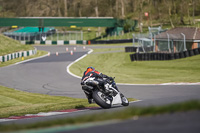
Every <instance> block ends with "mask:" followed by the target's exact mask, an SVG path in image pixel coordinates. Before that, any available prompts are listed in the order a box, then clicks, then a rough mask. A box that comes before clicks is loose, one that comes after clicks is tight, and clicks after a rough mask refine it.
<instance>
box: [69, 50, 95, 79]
mask: <svg viewBox="0 0 200 133" xmlns="http://www.w3.org/2000/svg"><path fill="white" fill-rule="evenodd" d="M92 52H93V50H92V49H90V51H89V52H88V53H87V54H84V55H83V56H81V57H80V58H78V59H76V60H75V61H73V62H72V63H70V64H69V65H68V66H67V68H66V69H67V70H66V71H67V72H68V73H69V74H70V75H71V76H73V77H76V78H79V79H81V77H80V76H77V75H75V74H73V73H72V72H70V70H69V68H70V67H71V66H72V65H73V64H74V63H76V62H78V61H79V60H81V59H83V58H85V57H86V56H87V55H88V54H91V53H92Z"/></svg>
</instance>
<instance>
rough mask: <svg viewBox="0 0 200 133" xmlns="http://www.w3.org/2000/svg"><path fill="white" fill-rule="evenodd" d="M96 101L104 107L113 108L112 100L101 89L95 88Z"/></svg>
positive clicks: (93, 95)
mask: <svg viewBox="0 0 200 133" xmlns="http://www.w3.org/2000/svg"><path fill="white" fill-rule="evenodd" d="M92 97H93V99H94V101H95V102H96V103H97V104H98V105H99V106H100V107H102V108H104V109H109V108H111V103H112V101H111V100H110V99H108V97H107V96H106V95H105V94H104V93H102V92H101V91H99V90H95V91H94V92H93V94H92Z"/></svg>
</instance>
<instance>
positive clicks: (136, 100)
mask: <svg viewBox="0 0 200 133" xmlns="http://www.w3.org/2000/svg"><path fill="white" fill-rule="evenodd" d="M141 101H142V100H135V101H131V102H129V103H136V102H141Z"/></svg>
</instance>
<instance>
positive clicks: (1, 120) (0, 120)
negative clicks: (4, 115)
mask: <svg viewBox="0 0 200 133" xmlns="http://www.w3.org/2000/svg"><path fill="white" fill-rule="evenodd" d="M14 120H17V119H0V122H6V121H14Z"/></svg>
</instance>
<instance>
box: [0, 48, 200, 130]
mask: <svg viewBox="0 0 200 133" xmlns="http://www.w3.org/2000/svg"><path fill="white" fill-rule="evenodd" d="M36 47H37V49H39V50H45V51H49V52H50V53H51V55H50V56H46V57H43V58H39V59H35V60H32V61H28V62H24V63H21V64H18V65H11V66H8V67H3V68H0V85H3V86H7V87H10V88H15V89H17V90H22V91H26V92H32V93H41V94H48V95H56V96H67V97H75V98H85V95H84V93H83V92H82V90H81V86H80V79H78V78H75V77H73V76H71V75H70V74H68V73H67V71H66V67H67V66H68V65H69V64H70V63H71V62H73V61H75V60H76V59H78V58H79V57H81V56H83V55H84V54H86V53H87V52H88V51H89V48H94V47H95V48H107V47H124V46H87V47H86V49H83V46H71V45H70V46H36ZM66 47H68V49H69V51H68V52H66ZM74 47H76V51H74V53H73V55H71V54H70V51H71V50H74ZM56 52H58V53H59V55H58V56H56ZM97 69H98V68H97ZM118 87H119V89H120V91H121V92H122V93H123V94H124V95H125V96H127V97H129V98H136V99H139V100H141V101H139V102H135V103H131V104H130V106H142V107H143V106H153V105H155V106H156V105H164V104H170V103H177V102H183V101H187V100H192V99H200V96H199V94H200V86H199V85H118ZM124 108H125V107H115V108H112V109H108V110H104V109H93V110H87V111H80V112H75V113H68V114H63V115H56V116H49V117H41V118H40V117H39V118H31V119H21V120H17V121H8V122H4V123H0V124H12V123H15V124H24V123H35V122H39V121H47V120H52V119H58V118H67V117H76V116H79V115H86V114H91V113H99V112H111V111H117V110H122V109H124ZM170 116H171V115H170ZM179 116H180V114H174V116H173V117H166V116H160V117H159V116H155V117H149V118H143V119H139V120H140V122H139V123H137V122H136V121H135V120H130V121H125V122H120V123H117V124H111V125H112V128H111V129H112V130H111V129H110V126H108V125H103V126H97V127H95V129H96V131H98V129H100V128H101V129H102V128H103V129H105V130H106V129H107V131H115V132H119V131H121V130H119V127H120V126H119V124H120V125H122V127H124V126H125V127H126V126H128V127H129V128H128V127H127V129H130V130H127V131H145V128H144V127H143V125H145V124H146V122H148V121H149V119H150V120H151V121H152V123H151V124H150V125H149V128H150V129H149V131H150V132H154V131H160V130H159V129H160V128H159V126H156V125H157V124H159V119H160V120H163V121H161V122H166V123H170V122H171V123H172V125H170V128H172V129H176V128H175V126H176V125H177V122H178V121H184V120H185V119H186V120H187V119H188V120H190V124H189V123H188V122H185V123H183V122H182V124H180V125H179V126H180V127H179V128H181V129H183V131H187V130H188V129H191V128H192V129H193V131H199V128H197V126H196V125H198V126H199V127H200V124H199V123H200V118H199V116H200V113H199V112H198V111H197V112H192V113H188V115H185V116H187V117H179ZM183 116H184V115H183ZM190 116H191V117H190ZM195 116H196V117H195ZM197 116H198V117H197ZM165 118H166V119H165ZM167 118H168V119H167ZM169 118H171V119H169ZM172 118H177V119H172ZM194 118H195V119H194ZM156 120H158V121H156ZM175 120H176V121H175ZM173 122H174V125H173ZM126 123H128V124H126ZM191 123H192V124H191ZM134 125H135V126H134ZM186 125H187V126H186ZM188 125H189V126H188ZM162 127H163V128H162V129H163V130H164V129H166V131H168V128H169V127H168V125H166V126H165V125H164V124H163V125H162ZM173 127H174V128H173ZM91 128H92V130H93V131H94V130H95V129H93V127H91ZM91 128H87V129H84V130H86V131H87V130H89V129H91ZM120 129H121V128H120ZM132 129H137V130H132ZM140 129H141V130H140ZM184 129H187V130H184ZM78 131H79V130H75V131H72V132H78ZM96 131H95V132H96ZM173 131H174V132H175V131H176V130H173Z"/></svg>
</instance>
